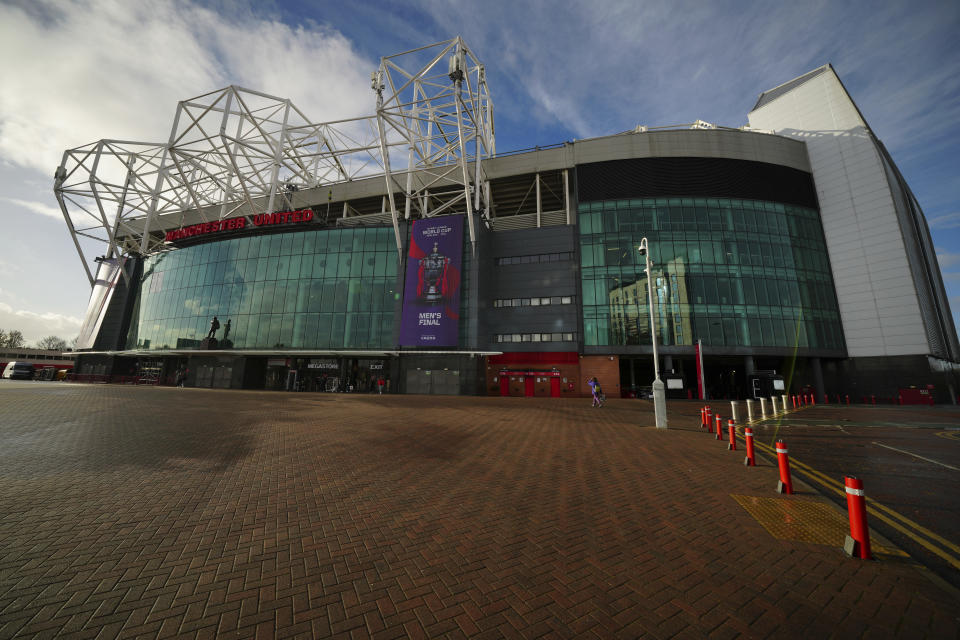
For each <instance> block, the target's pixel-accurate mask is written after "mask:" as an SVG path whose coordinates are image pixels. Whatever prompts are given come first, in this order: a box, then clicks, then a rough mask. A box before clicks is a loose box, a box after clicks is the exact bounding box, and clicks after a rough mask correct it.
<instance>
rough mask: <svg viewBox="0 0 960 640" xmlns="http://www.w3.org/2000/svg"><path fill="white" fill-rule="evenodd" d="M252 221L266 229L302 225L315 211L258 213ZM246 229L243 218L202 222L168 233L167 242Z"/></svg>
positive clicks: (310, 218) (299, 210)
mask: <svg viewBox="0 0 960 640" xmlns="http://www.w3.org/2000/svg"><path fill="white" fill-rule="evenodd" d="M251 220H252V221H253V226H255V227H266V226H271V225H276V224H302V223H304V222H310V221H311V220H313V210H312V209H297V210H296V211H281V212H279V213H258V214H257V215H255V216H252V217H251ZM246 227H247V219H246V218H243V217H240V218H230V219H228V220H217V221H215V222H202V223H200V224H192V225H190V226H188V227H183V228H181V229H173V230H172V231H167V235H166V241H167V242H175V241H177V240H183V239H184V238H192V237H194V236H203V235H208V234H214V233H222V232H224V231H238V230H240V229H245V228H246Z"/></svg>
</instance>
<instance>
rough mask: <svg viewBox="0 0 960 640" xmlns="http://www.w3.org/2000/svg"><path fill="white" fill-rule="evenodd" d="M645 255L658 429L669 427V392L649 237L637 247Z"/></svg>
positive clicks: (654, 406) (654, 398)
mask: <svg viewBox="0 0 960 640" xmlns="http://www.w3.org/2000/svg"><path fill="white" fill-rule="evenodd" d="M637 250H638V251H639V252H640V255H641V256H643V259H644V263H645V264H646V268H645V269H644V272H645V273H646V274H647V298H648V303H649V307H650V341H651V342H652V343H653V376H654V380H653V410H654V413H655V415H656V418H657V429H666V428H667V394H666V391H665V389H664V386H663V380H661V379H660V359H659V358H658V357H657V328H656V326H657V325H656V324H654V319H653V269H651V268H650V251H649V244H648V243H647V239H646V238H644V239H642V240H641V241H640V246H639V247H637Z"/></svg>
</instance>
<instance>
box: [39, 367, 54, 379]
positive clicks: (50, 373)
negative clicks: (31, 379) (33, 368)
mask: <svg viewBox="0 0 960 640" xmlns="http://www.w3.org/2000/svg"><path fill="white" fill-rule="evenodd" d="M56 375H57V368H56V367H44V368H43V369H40V371H38V372H37V380H53V378H54V376H56Z"/></svg>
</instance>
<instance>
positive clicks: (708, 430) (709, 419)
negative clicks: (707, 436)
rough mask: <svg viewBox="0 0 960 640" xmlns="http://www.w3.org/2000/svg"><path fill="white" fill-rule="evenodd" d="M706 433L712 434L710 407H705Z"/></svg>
mask: <svg viewBox="0 0 960 640" xmlns="http://www.w3.org/2000/svg"><path fill="white" fill-rule="evenodd" d="M707 433H713V412H712V411H710V405H707Z"/></svg>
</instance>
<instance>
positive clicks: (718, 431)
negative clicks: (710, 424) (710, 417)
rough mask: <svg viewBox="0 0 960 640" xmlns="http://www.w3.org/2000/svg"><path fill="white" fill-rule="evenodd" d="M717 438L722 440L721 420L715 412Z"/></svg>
mask: <svg viewBox="0 0 960 640" xmlns="http://www.w3.org/2000/svg"><path fill="white" fill-rule="evenodd" d="M717 440H723V420H721V419H720V414H717Z"/></svg>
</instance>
